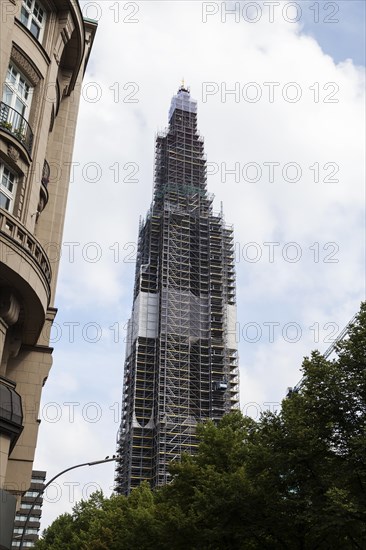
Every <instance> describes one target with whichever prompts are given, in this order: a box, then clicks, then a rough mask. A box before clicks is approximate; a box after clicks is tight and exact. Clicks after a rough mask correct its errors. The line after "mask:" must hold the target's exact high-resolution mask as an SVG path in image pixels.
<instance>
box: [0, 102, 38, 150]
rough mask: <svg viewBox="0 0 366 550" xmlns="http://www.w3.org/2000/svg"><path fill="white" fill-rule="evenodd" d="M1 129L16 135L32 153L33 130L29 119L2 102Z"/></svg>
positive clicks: (0, 110) (0, 105) (0, 106)
mask: <svg viewBox="0 0 366 550" xmlns="http://www.w3.org/2000/svg"><path fill="white" fill-rule="evenodd" d="M0 129H1V130H5V131H6V132H8V133H9V134H11V135H12V136H14V137H15V138H16V139H17V140H18V141H20V143H22V144H23V146H24V147H25V148H26V150H27V151H28V153H29V154H30V155H31V153H32V145H33V132H32V129H31V127H30V126H29V124H28V121H27V120H26V119H25V118H24V117H23V116H22V115H21V114H20V113H18V111H16V110H15V109H13V108H12V107H9V105H7V104H6V103H4V102H3V101H1V102H0Z"/></svg>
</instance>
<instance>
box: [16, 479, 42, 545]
mask: <svg viewBox="0 0 366 550" xmlns="http://www.w3.org/2000/svg"><path fill="white" fill-rule="evenodd" d="M45 479H46V472H43V471H39V470H32V479H31V484H30V487H29V489H28V491H27V492H26V493H25V494H24V495H23V496H22V500H21V503H20V508H19V510H18V511H17V513H16V516H15V522H14V531H13V540H12V546H11V548H12V549H16V548H19V546H20V539H21V537H22V534H23V530H24V527H25V522H26V519H27V516H28V513H29V510H30V508H31V506H32V505H33V503H34V500H35V499H36V502H35V504H34V506H33V510H32V512H31V514H30V516H29V520H28V522H27V526H26V529H25V534H24V542H23V546H26V547H27V548H32V547H33V546H34V544H35V542H36V541H37V540H38V539H39V530H40V527H41V516H42V505H43V493H41V494H40V495H39V496H38V497H37V494H38V492H39V491H43V488H44V484H45Z"/></svg>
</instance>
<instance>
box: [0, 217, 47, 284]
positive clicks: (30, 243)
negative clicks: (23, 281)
mask: <svg viewBox="0 0 366 550" xmlns="http://www.w3.org/2000/svg"><path fill="white" fill-rule="evenodd" d="M2 235H4V236H6V237H8V238H9V237H10V238H11V239H12V240H13V241H14V242H15V243H16V244H17V245H18V246H20V247H21V248H22V249H23V251H24V252H25V253H26V254H27V255H29V256H31V258H32V259H33V261H34V262H35V263H36V264H37V265H38V267H39V269H40V270H41V272H42V273H43V276H44V277H45V279H46V281H47V285H48V286H49V285H50V284H51V277H52V274H51V264H50V261H49V259H48V257H47V254H46V252H45V250H43V248H42V246H41V244H40V243H39V242H38V240H37V239H36V238H35V237H34V236H33V235H32V234H31V233H30V232H29V231H27V229H26V228H25V227H24V226H23V225H22V224H21V223H20V222H19V220H17V219H15V218H14V217H13V216H12V215H11V214H9V213H8V212H7V211H6V210H2V209H1V210H0V236H2Z"/></svg>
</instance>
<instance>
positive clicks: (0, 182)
mask: <svg viewBox="0 0 366 550" xmlns="http://www.w3.org/2000/svg"><path fill="white" fill-rule="evenodd" d="M16 188H17V177H16V175H15V174H14V172H12V171H11V170H9V168H8V167H7V166H5V165H4V164H0V207H1V208H5V210H9V212H12V211H13V206H14V198H15V193H16Z"/></svg>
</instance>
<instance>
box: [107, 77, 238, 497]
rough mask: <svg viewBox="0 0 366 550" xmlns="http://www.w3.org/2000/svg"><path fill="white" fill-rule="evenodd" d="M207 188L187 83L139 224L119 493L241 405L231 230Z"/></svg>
mask: <svg viewBox="0 0 366 550" xmlns="http://www.w3.org/2000/svg"><path fill="white" fill-rule="evenodd" d="M212 201H213V196H211V195H209V194H208V193H207V186H206V158H205V154H204V148H203V138H202V137H201V136H200V135H199V133H198V131H197V104H196V102H195V101H194V100H192V99H191V97H190V94H189V90H187V89H186V88H184V87H183V86H182V87H181V88H180V89H179V91H178V94H177V95H176V96H174V98H173V100H172V106H171V109H170V120H169V128H168V129H167V131H165V132H164V133H160V134H158V136H157V139H156V155H155V188H154V198H153V202H152V205H151V208H150V210H149V212H148V215H147V217H146V220H145V221H144V223H142V224H141V225H140V230H139V240H138V254H137V264H136V277H135V288H134V303H133V310H132V316H131V319H130V321H129V330H128V337H127V349H126V361H125V371H124V388H123V402H122V421H121V426H120V431H119V434H118V455H119V457H120V459H119V461H118V463H117V468H116V491H117V492H118V493H122V494H128V493H129V492H130V490H131V489H132V488H134V487H136V486H138V485H139V484H140V483H141V481H143V480H148V481H149V482H150V484H151V486H152V487H156V486H160V485H162V484H164V483H166V482H167V481H168V480H169V473H168V464H169V462H170V461H171V460H176V459H178V458H179V457H180V456H181V454H182V453H184V452H187V453H190V454H192V453H194V452H195V448H196V446H197V440H196V437H195V428H196V424H197V422H202V421H205V420H207V419H213V420H219V419H220V418H222V416H223V415H224V414H225V413H227V412H229V411H230V410H232V409H233V408H236V407H238V406H239V400H238V357H237V344H236V331H235V325H236V322H235V314H236V306H235V271H234V246H233V228H232V226H229V225H227V224H225V223H224V219H223V214H222V212H221V213H215V212H213V208H212Z"/></svg>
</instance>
